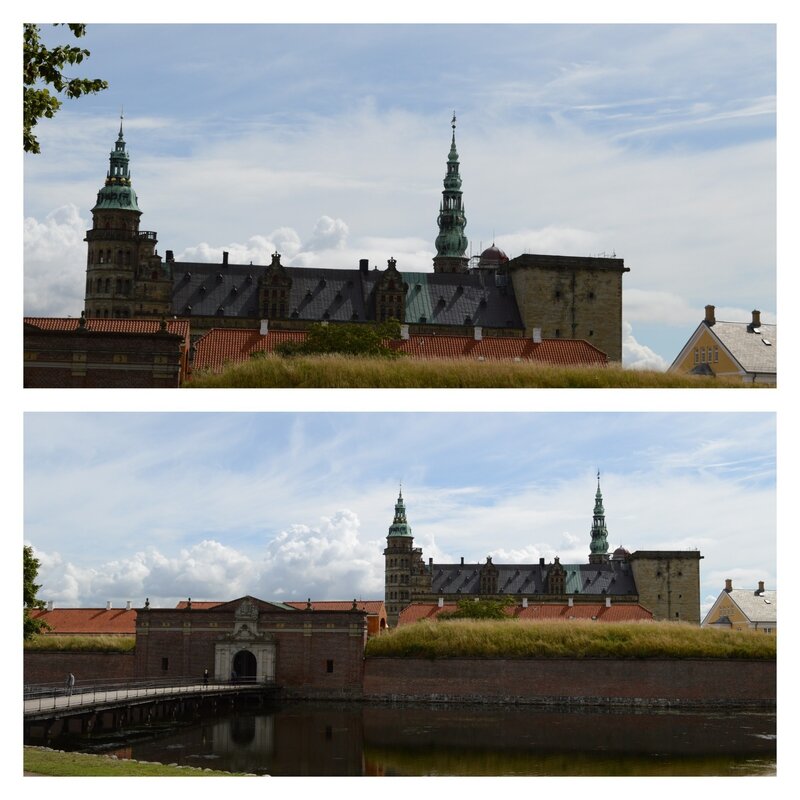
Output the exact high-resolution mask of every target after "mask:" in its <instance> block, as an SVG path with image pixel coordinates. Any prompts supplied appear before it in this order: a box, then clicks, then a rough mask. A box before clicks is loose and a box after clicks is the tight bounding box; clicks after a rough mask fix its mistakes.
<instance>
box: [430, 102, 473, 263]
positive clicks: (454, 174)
mask: <svg viewBox="0 0 800 800" xmlns="http://www.w3.org/2000/svg"><path fill="white" fill-rule="evenodd" d="M451 125H452V128H453V139H452V141H451V143H450V153H449V155H448V156H447V173H446V174H445V176H444V191H443V192H442V202H441V205H440V206H439V218H438V220H437V221H438V223H439V235H438V236H437V237H436V256H435V257H434V259H433V271H434V272H467V268H468V265H469V259H468V258H467V256H466V252H467V237H466V236H465V235H464V228H465V227H466V225H467V218H466V216H465V215H464V207H463V205H462V202H461V176H460V175H459V173H458V151H457V150H456V114H455V112H453V121H452V123H451Z"/></svg>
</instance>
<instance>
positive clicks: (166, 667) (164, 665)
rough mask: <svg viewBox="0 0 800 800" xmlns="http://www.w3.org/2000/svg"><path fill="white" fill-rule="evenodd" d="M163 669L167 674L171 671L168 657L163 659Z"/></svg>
mask: <svg viewBox="0 0 800 800" xmlns="http://www.w3.org/2000/svg"><path fill="white" fill-rule="evenodd" d="M161 669H162V670H163V671H164V672H166V671H167V670H168V669H169V659H168V658H167V657H166V656H164V657H163V658H162V659H161Z"/></svg>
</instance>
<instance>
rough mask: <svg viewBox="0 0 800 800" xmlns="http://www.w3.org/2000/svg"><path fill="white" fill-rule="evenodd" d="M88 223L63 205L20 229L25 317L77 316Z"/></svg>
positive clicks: (71, 207)
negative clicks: (23, 263) (84, 238)
mask: <svg viewBox="0 0 800 800" xmlns="http://www.w3.org/2000/svg"><path fill="white" fill-rule="evenodd" d="M90 225H91V223H90V222H89V221H88V220H86V219H84V218H82V217H81V215H80V213H79V211H78V208H77V206H75V205H73V204H71V203H70V204H67V205H64V206H60V207H59V208H56V209H55V210H54V211H51V212H50V213H49V214H47V216H45V218H44V220H38V219H36V217H26V218H25V222H24V228H23V254H24V260H25V305H24V313H25V314H26V316H78V315H80V312H81V309H82V308H83V286H84V275H85V271H86V244H85V243H84V241H83V237H84V236H85V235H86V230H87V229H88V228H89V227H90Z"/></svg>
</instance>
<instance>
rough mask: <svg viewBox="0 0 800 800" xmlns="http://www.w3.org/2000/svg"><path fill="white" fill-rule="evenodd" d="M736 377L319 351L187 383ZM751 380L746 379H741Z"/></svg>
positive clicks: (705, 383) (436, 383)
mask: <svg viewBox="0 0 800 800" xmlns="http://www.w3.org/2000/svg"><path fill="white" fill-rule="evenodd" d="M744 385H745V384H742V383H741V381H737V380H733V379H727V378H705V377H700V376H688V375H679V374H676V373H666V372H652V371H644V370H632V369H623V368H622V367H620V366H616V365H612V366H609V367H558V366H552V365H547V364H537V363H532V362H508V361H469V360H466V359H435V360H430V361H425V360H418V359H411V358H399V359H386V358H367V357H363V356H343V355H323V356H294V357H291V358H284V357H281V356H277V355H266V356H264V357H263V358H256V359H251V360H250V361H247V362H244V363H241V364H230V365H229V366H227V367H225V369H224V370H223V371H222V372H220V373H218V374H213V373H211V372H204V373H195V375H194V377H193V378H192V380H191V381H189V382H188V383H187V384H186V386H187V387H189V388H192V387H194V388H208V389H214V388H300V387H303V388H334V389H352V388H378V389H418V388H443V389H466V388H477V389H482V388H501V389H502V388H511V389H515V388H542V389H554V388H587V389H589V388H591V389H603V388H624V389H647V388H658V389H672V388H698V389H711V388H742V387H743V386H744ZM747 386H752V384H747Z"/></svg>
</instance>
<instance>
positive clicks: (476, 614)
mask: <svg viewBox="0 0 800 800" xmlns="http://www.w3.org/2000/svg"><path fill="white" fill-rule="evenodd" d="M509 605H513V603H512V604H510V603H508V602H507V601H503V600H470V599H468V598H464V599H463V600H459V601H458V609H457V610H456V611H451V612H450V613H443V614H439V616H438V617H437V619H509V616H508V614H506V613H505V611H504V609H505V608H507V607H508V606H509Z"/></svg>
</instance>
